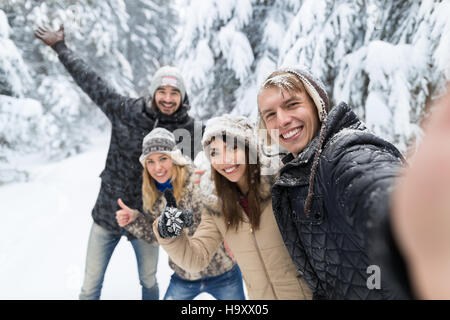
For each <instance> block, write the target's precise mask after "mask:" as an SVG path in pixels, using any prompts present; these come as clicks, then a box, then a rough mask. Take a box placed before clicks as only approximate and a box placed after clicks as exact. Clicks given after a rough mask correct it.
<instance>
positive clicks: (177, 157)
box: [139, 128, 191, 168]
mask: <svg viewBox="0 0 450 320" xmlns="http://www.w3.org/2000/svg"><path fill="white" fill-rule="evenodd" d="M153 153H164V154H167V155H168V156H169V157H171V158H172V161H173V162H174V163H175V164H177V165H179V166H185V165H188V164H190V163H191V160H190V159H188V158H187V157H185V156H183V154H182V153H181V150H180V149H178V148H177V146H176V142H175V136H174V135H173V133H172V132H170V131H168V130H167V129H164V128H155V129H153V130H152V131H151V132H150V133H149V134H147V135H146V136H145V137H144V140H143V142H142V154H141V156H140V157H139V161H140V162H141V164H142V166H143V167H144V168H145V160H146V159H147V157H148V156H149V155H151V154H153Z"/></svg>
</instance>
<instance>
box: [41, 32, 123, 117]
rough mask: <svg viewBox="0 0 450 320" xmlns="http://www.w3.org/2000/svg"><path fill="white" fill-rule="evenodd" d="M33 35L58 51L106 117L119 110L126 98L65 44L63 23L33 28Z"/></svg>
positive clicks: (64, 63)
mask: <svg viewBox="0 0 450 320" xmlns="http://www.w3.org/2000/svg"><path fill="white" fill-rule="evenodd" d="M34 35H35V36H36V38H38V39H40V40H42V42H44V43H45V44H46V45H48V46H50V47H52V49H53V50H55V51H56V52H57V53H58V57H59V60H60V61H61V62H62V64H63V65H64V66H65V67H66V69H67V71H68V72H69V73H70V74H71V76H72V77H73V79H74V80H75V82H76V83H77V84H78V86H80V88H81V89H82V90H83V91H84V92H85V93H86V94H87V95H88V96H89V97H90V98H91V99H92V100H93V101H94V102H95V103H96V104H97V105H98V106H99V107H100V108H101V109H102V111H103V112H104V113H105V114H106V116H107V117H108V118H111V117H112V115H113V114H114V113H115V112H118V111H119V109H120V108H121V105H122V103H123V102H125V100H126V99H127V98H126V97H123V96H121V95H119V94H117V93H116V92H115V91H114V90H113V89H111V88H110V87H109V86H108V84H107V83H106V82H105V81H104V80H103V79H102V78H100V77H99V76H98V75H97V74H96V73H95V72H94V71H93V70H92V69H91V68H90V67H89V66H88V65H87V64H86V63H85V62H84V61H83V60H82V59H80V58H79V57H77V56H76V55H75V53H74V52H73V51H72V50H70V49H69V48H68V47H67V46H66V44H65V41H64V39H65V36H64V26H63V25H61V26H60V28H59V30H58V31H52V30H49V29H46V28H43V27H40V28H38V29H37V30H35V32H34Z"/></svg>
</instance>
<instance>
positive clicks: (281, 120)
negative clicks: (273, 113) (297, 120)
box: [277, 108, 292, 128]
mask: <svg viewBox="0 0 450 320" xmlns="http://www.w3.org/2000/svg"><path fill="white" fill-rule="evenodd" d="M277 122H278V126H279V128H285V127H287V126H288V125H289V124H290V123H291V122H292V118H291V116H290V114H289V113H288V112H287V111H285V110H283V108H278V110H277Z"/></svg>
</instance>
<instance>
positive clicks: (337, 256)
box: [272, 103, 403, 299]
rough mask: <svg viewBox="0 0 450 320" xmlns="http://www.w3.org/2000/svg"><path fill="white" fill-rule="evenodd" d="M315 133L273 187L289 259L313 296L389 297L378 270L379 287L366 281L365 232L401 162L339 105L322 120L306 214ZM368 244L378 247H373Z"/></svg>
mask: <svg viewBox="0 0 450 320" xmlns="http://www.w3.org/2000/svg"><path fill="white" fill-rule="evenodd" d="M318 144H319V139H318V137H315V138H314V139H313V140H312V141H311V142H310V143H309V144H308V146H307V147H306V148H305V149H304V150H303V151H302V152H301V153H300V154H299V155H298V156H297V157H296V158H294V157H293V156H292V154H290V155H288V156H286V157H285V158H284V159H283V162H284V163H285V166H284V167H283V168H282V169H281V170H280V177H279V179H278V180H277V181H276V182H275V184H274V186H273V189H272V197H273V198H272V200H273V209H274V213H275V216H276V219H277V222H278V225H279V227H280V231H281V234H282V235H283V239H284V241H285V244H286V247H287V248H288V251H289V252H290V254H291V256H292V259H293V261H294V263H295V265H296V267H297V268H298V270H299V271H300V273H301V274H302V275H303V277H304V278H305V280H306V281H307V282H308V284H309V286H310V288H311V289H312V290H313V292H314V298H316V299H392V298H397V297H398V295H397V293H396V292H395V290H392V288H390V287H389V284H388V283H386V281H385V280H386V279H384V278H383V270H381V289H369V287H368V286H367V282H368V279H369V277H370V276H371V275H372V274H373V272H371V271H370V272H368V271H369V270H371V269H369V270H368V267H369V266H370V265H373V264H377V262H376V261H371V260H370V259H369V255H368V252H369V251H370V250H372V249H371V248H370V247H369V245H368V240H369V239H368V234H369V233H370V232H369V231H370V229H371V228H372V227H373V224H374V223H377V221H378V220H377V215H379V214H380V212H379V208H380V206H383V207H384V208H386V206H384V204H385V203H386V202H388V198H389V189H390V188H391V185H392V181H393V178H394V177H395V176H396V174H398V170H399V169H400V166H401V164H402V161H403V157H402V155H401V154H400V152H399V151H398V150H397V149H396V148H395V147H394V146H393V145H392V144H390V143H388V142H386V141H384V140H382V139H380V138H378V137H376V136H375V135H373V134H372V133H370V132H369V131H368V130H367V129H366V128H365V126H364V124H363V123H361V122H360V120H359V119H358V118H357V116H356V115H355V114H354V113H353V112H352V111H351V109H350V108H349V107H348V106H347V105H346V104H343V103H341V104H340V105H338V106H337V107H335V108H333V109H332V110H331V111H330V113H329V115H328V120H327V126H326V133H325V140H324V142H323V147H322V152H321V155H320V158H319V163H318V168H317V173H316V175H315V183H314V188H313V198H312V199H313V202H312V205H311V212H310V214H309V215H306V214H305V210H304V205H305V199H306V197H307V195H308V186H309V177H310V173H311V166H312V162H313V157H314V153H315V150H316V149H317V147H318ZM372 245H376V243H375V244H372Z"/></svg>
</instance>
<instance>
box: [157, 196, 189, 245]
mask: <svg viewBox="0 0 450 320" xmlns="http://www.w3.org/2000/svg"><path fill="white" fill-rule="evenodd" d="M164 197H165V198H166V201H167V205H166V207H165V208H164V211H163V212H162V213H161V217H160V218H159V221H158V231H159V234H160V235H161V237H163V238H175V237H178V236H179V235H180V234H181V231H182V230H183V228H184V227H190V226H192V224H193V223H194V221H193V214H192V211H190V210H183V211H182V210H180V209H178V208H177V202H176V200H175V197H174V195H173V193H172V191H170V190H169V189H166V190H165V191H164Z"/></svg>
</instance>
